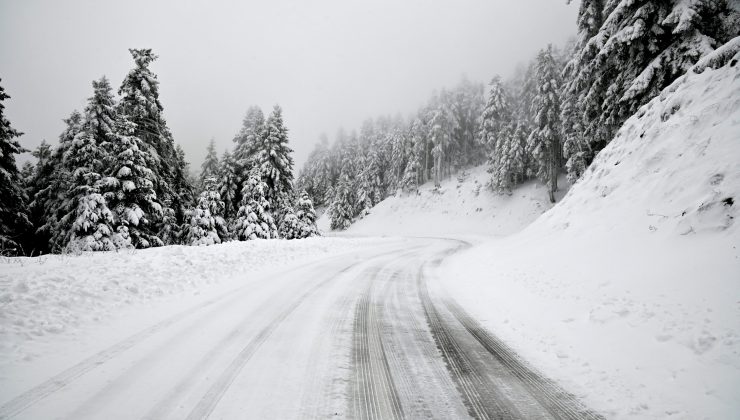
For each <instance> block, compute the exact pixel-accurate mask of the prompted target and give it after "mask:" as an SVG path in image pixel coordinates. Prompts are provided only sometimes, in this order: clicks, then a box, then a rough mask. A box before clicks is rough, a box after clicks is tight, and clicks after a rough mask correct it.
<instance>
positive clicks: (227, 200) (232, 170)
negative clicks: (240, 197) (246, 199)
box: [217, 151, 239, 223]
mask: <svg viewBox="0 0 740 420" xmlns="http://www.w3.org/2000/svg"><path fill="white" fill-rule="evenodd" d="M217 184H218V193H219V194H221V200H223V202H224V219H225V220H226V221H227V223H230V222H231V221H233V218H234V217H235V216H236V212H237V211H238V210H239V202H238V201H237V200H236V198H237V193H238V192H239V173H238V169H237V164H236V160H235V159H234V157H233V155H232V154H231V153H229V152H228V151H226V152H224V154H223V156H222V157H221V164H220V166H219V168H218V181H217Z"/></svg>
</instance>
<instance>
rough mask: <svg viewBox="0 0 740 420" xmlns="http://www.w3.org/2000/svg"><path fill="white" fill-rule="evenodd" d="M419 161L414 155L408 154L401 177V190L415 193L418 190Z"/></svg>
mask: <svg viewBox="0 0 740 420" xmlns="http://www.w3.org/2000/svg"><path fill="white" fill-rule="evenodd" d="M418 172H419V162H418V161H417V160H416V156H415V155H413V154H412V155H411V156H409V161H408V163H407V164H406V168H405V169H404V171H403V178H402V179H401V190H402V191H404V192H407V193H411V192H413V193H416V192H417V191H418V190H419V184H418V181H419V174H418Z"/></svg>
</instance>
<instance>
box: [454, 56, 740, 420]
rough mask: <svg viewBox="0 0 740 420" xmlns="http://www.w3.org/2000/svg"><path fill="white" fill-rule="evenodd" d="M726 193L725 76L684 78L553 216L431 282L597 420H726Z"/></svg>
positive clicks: (736, 115) (734, 79) (736, 321)
mask: <svg viewBox="0 0 740 420" xmlns="http://www.w3.org/2000/svg"><path fill="white" fill-rule="evenodd" d="M735 57H736V58H737V56H735ZM738 198H740V65H734V66H730V65H726V66H724V67H721V68H719V69H711V68H706V69H705V70H704V71H703V72H700V73H698V74H697V73H695V72H693V71H692V72H689V73H688V74H687V75H685V76H683V77H681V78H680V79H678V80H677V81H676V82H675V83H673V84H672V85H671V86H669V87H668V88H666V89H665V91H663V92H662V94H661V95H660V96H659V97H657V98H655V99H654V100H652V101H651V102H650V103H648V104H647V105H645V106H644V107H642V108H641V109H640V111H639V112H638V113H637V114H636V115H635V116H633V117H632V118H630V119H629V120H628V121H627V122H626V123H625V124H624V126H623V127H622V128H621V129H620V131H619V133H618V135H617V137H616V138H615V139H614V140H613V141H612V143H611V144H610V145H609V146H608V147H607V148H605V149H604V150H603V151H602V152H601V153H599V155H598V156H597V158H596V160H595V162H594V163H593V165H592V167H591V169H590V170H589V171H588V172H587V173H586V174H585V175H584V177H583V178H582V179H581V180H580V181H579V182H577V183H576V184H575V185H574V186H573V187H572V188H571V190H570V191H569V192H568V193H567V195H566V196H565V197H564V199H563V200H562V201H561V202H560V203H559V204H557V205H556V206H555V207H554V208H552V209H551V210H550V211H548V212H547V213H545V214H544V215H542V216H541V217H540V218H538V219H537V220H536V221H535V222H534V223H532V224H531V225H530V226H528V227H527V228H526V229H524V230H523V231H522V232H520V233H519V234H516V235H513V236H510V237H508V238H504V239H499V240H494V241H492V242H489V243H487V244H485V245H482V246H478V247H474V248H472V249H471V250H469V251H467V252H465V253H462V254H460V255H458V256H456V257H453V258H452V259H450V261H449V263H448V264H446V265H445V266H443V267H442V274H443V280H442V282H443V286H444V287H445V288H447V289H448V290H449V292H450V293H451V294H452V295H453V296H454V297H455V298H456V299H457V300H458V301H459V302H460V303H461V304H463V305H464V306H465V307H466V308H467V309H468V310H470V311H472V312H473V313H474V314H476V315H477V316H478V317H479V318H480V319H483V320H484V323H485V324H486V325H487V327H488V328H490V329H491V330H492V331H493V332H494V333H496V334H497V335H499V336H500V337H501V338H502V339H504V340H505V341H507V342H508V343H510V344H511V345H512V346H513V347H514V348H515V349H516V350H517V351H519V352H520V353H521V355H522V356H523V357H524V358H525V359H526V360H529V361H531V363H532V364H533V365H535V366H536V367H537V368H539V369H541V370H542V371H544V372H547V373H548V374H549V375H552V376H553V377H554V378H555V379H557V380H558V381H560V382H561V383H562V384H563V385H564V387H565V388H567V389H569V390H571V391H573V392H575V393H576V394H578V396H579V397H581V398H582V399H583V400H584V402H586V403H587V404H588V405H590V406H592V407H593V408H595V409H597V410H600V411H601V412H603V413H604V414H605V415H606V416H607V417H608V418H630V419H633V418H634V419H638V418H639V419H643V418H680V419H695V418H716V419H720V418H734V417H736V416H737V414H738V413H740V395H738V392H737V390H738V389H740V282H739V280H740V250H739V249H738V248H739V247H740V226H738V224H739V223H738V206H740V204H738V202H737V200H738Z"/></svg>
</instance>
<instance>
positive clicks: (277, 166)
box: [257, 105, 293, 213]
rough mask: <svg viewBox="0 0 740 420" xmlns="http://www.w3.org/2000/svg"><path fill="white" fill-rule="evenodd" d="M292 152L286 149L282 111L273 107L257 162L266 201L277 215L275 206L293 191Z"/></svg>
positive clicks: (286, 135) (285, 132)
mask: <svg viewBox="0 0 740 420" xmlns="http://www.w3.org/2000/svg"><path fill="white" fill-rule="evenodd" d="M291 153H293V150H292V149H291V148H290V147H288V129H287V127H285V124H284V123H283V110H282V109H281V108H280V106H279V105H275V107H274V108H273V110H272V113H271V114H270V116H269V117H268V118H267V122H266V123H265V131H264V138H263V141H262V144H261V147H260V150H259V152H258V155H257V161H258V162H259V166H260V169H261V172H262V174H263V176H264V177H265V183H266V184H267V191H265V193H266V195H267V199H268V201H269V202H270V205H271V206H272V207H273V209H274V210H276V211H277V212H278V213H280V212H281V209H280V208H277V207H276V206H277V205H278V204H279V203H280V202H281V201H282V200H283V198H284V197H285V196H287V195H289V194H291V193H292V191H293V157H292V156H291Z"/></svg>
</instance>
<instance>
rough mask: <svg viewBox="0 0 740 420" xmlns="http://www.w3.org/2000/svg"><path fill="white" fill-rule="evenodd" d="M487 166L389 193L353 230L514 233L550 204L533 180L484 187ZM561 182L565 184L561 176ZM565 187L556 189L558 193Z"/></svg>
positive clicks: (323, 224) (425, 233)
mask: <svg viewBox="0 0 740 420" xmlns="http://www.w3.org/2000/svg"><path fill="white" fill-rule="evenodd" d="M486 168H487V167H486V166H479V167H475V168H472V169H469V170H465V171H461V172H459V173H458V174H456V175H454V176H452V177H451V178H448V179H446V180H444V181H442V183H441V188H439V189H435V188H434V183H433V182H428V183H426V184H424V185H422V186H420V187H419V190H418V193H410V194H407V193H399V194H397V195H395V196H392V197H388V198H386V199H385V200H383V201H381V202H380V203H378V204H377V205H376V206H375V207H373V208H372V209H371V210H370V214H369V215H367V216H365V217H364V218H362V219H360V220H358V221H356V222H355V223H354V224H352V226H350V228H349V229H347V231H346V233H347V234H351V235H407V236H408V235H419V236H435V235H459V234H467V235H470V234H475V235H495V236H499V235H508V234H511V233H513V232H518V231H519V230H521V229H522V228H524V227H525V226H527V225H529V224H530V223H532V221H533V220H535V219H536V218H537V217H538V216H540V215H541V214H542V213H544V212H545V211H547V210H548V209H550V208H551V207H552V204H550V202H549V200H548V197H547V190H546V189H545V187H544V186H542V185H541V184H539V183H537V182H535V181H531V182H528V183H526V184H524V185H522V186H521V187H519V188H517V189H516V190H515V191H514V192H513V193H512V194H511V195H501V194H496V193H494V192H492V191H491V190H490V189H489V188H487V187H486V184H487V182H488V180H489V179H490V175H489V174H488V173H487V172H486ZM559 185H567V183H566V182H565V181H564V180H561V181H560V183H559ZM564 192H565V191H561V192H560V196H562V194H564ZM318 224H319V228H320V229H322V230H324V231H328V230H329V227H328V225H329V221H328V215H327V214H324V215H322V217H321V218H320V219H319V222H318Z"/></svg>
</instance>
